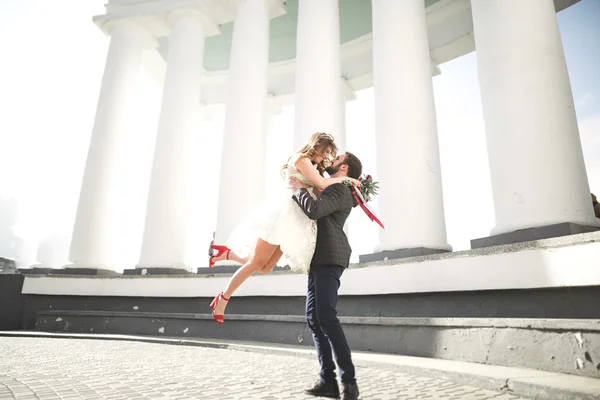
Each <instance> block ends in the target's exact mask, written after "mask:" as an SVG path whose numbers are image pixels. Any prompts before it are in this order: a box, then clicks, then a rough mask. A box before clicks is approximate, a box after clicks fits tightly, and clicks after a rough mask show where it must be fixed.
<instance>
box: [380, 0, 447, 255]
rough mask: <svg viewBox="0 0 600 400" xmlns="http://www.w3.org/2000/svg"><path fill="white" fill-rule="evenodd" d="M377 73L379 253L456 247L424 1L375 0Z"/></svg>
mask: <svg viewBox="0 0 600 400" xmlns="http://www.w3.org/2000/svg"><path fill="white" fill-rule="evenodd" d="M373 78H374V83H373V86H374V95H375V132H376V141H377V171H378V176H377V178H378V180H379V181H380V187H381V190H380V193H379V195H378V201H379V212H380V214H381V217H382V218H383V220H384V222H385V231H380V235H379V245H377V246H376V248H375V251H384V250H397V249H411V248H419V247H425V248H428V249H437V250H451V248H450V246H449V245H448V242H447V239H446V222H445V219H444V201H443V196H442V179H441V171H440V156H439V149H438V138H437V124H436V115H435V104H434V100H433V83H432V80H431V62H430V56H429V42H428V38H427V25H426V22H425V6H424V4H423V0H404V1H387V0H373Z"/></svg>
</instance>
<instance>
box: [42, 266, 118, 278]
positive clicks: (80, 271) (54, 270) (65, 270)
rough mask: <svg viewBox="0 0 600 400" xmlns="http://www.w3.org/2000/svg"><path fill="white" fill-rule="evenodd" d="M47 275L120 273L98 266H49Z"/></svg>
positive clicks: (110, 274) (104, 274) (111, 274)
mask: <svg viewBox="0 0 600 400" xmlns="http://www.w3.org/2000/svg"><path fill="white" fill-rule="evenodd" d="M48 275H85V276H117V275H121V274H120V273H118V272H117V271H113V270H112V269H100V268H69V267H67V268H60V269H58V268H51V269H50V272H48Z"/></svg>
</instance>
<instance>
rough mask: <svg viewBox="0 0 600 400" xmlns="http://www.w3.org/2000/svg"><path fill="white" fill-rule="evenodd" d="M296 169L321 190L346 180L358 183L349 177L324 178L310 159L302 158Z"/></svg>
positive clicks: (296, 163)
mask: <svg viewBox="0 0 600 400" xmlns="http://www.w3.org/2000/svg"><path fill="white" fill-rule="evenodd" d="M294 165H295V167H296V169H297V170H298V171H300V172H301V173H302V175H304V176H305V177H306V179H308V180H309V181H310V182H311V183H312V184H313V185H315V187H316V188H317V189H319V190H325V188H327V187H328V186H331V185H333V184H335V183H342V182H343V181H345V180H346V179H350V180H351V181H353V182H354V181H356V179H352V178H348V177H347V176H338V177H337V178H323V177H322V176H321V175H320V174H319V172H318V171H317V170H316V169H315V168H314V167H313V165H312V163H311V162H310V160H309V159H308V157H300V158H299V159H298V160H296V162H295V164H294Z"/></svg>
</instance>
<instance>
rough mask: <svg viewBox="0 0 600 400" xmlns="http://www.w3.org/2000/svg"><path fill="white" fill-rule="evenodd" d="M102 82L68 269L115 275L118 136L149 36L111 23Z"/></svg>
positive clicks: (120, 163)
mask: <svg viewBox="0 0 600 400" xmlns="http://www.w3.org/2000/svg"><path fill="white" fill-rule="evenodd" d="M107 30H108V32H109V34H110V36H111V39H110V45H109V48H108V55H107V58H106V66H105V68H104V77H103V78H102V86H101V87H100V96H99V99H98V106H97V109H96V118H95V121H94V128H93V131H92V138H91V142H90V148H89V152H88V157H87V161H86V166H85V171H84V175H83V182H82V186H81V193H80V196H79V205H78V207H77V214H76V218H75V226H74V229H73V238H72V240H71V247H70V251H69V253H70V254H69V261H70V262H71V263H72V264H71V265H67V267H73V268H98V269H106V270H115V263H114V261H115V256H116V248H117V247H118V243H117V241H118V235H117V232H118V231H119V219H118V213H119V207H120V205H119V202H118V196H117V180H118V176H119V173H120V171H121V170H122V169H123V168H125V167H126V164H127V154H125V153H124V149H123V148H122V147H123V146H122V137H123V136H124V135H127V132H126V120H127V118H129V117H130V115H131V113H132V109H133V107H132V100H133V98H134V97H135V94H136V90H137V88H138V87H137V83H138V77H139V72H140V68H141V64H142V53H143V50H144V48H145V47H146V46H147V45H149V44H150V43H151V42H152V39H151V37H150V35H149V34H148V33H147V32H146V31H145V30H144V29H143V28H142V27H140V26H137V25H135V24H134V23H130V22H125V21H120V22H111V23H110V25H109V27H108V29H107Z"/></svg>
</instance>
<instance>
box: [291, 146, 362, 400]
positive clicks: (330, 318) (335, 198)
mask: <svg viewBox="0 0 600 400" xmlns="http://www.w3.org/2000/svg"><path fill="white" fill-rule="evenodd" d="M326 171H327V173H328V174H329V175H330V176H331V177H339V176H347V177H350V178H355V179H358V178H359V177H360V175H361V174H362V164H361V162H360V160H359V159H358V158H357V157H356V156H355V155H353V154H352V153H345V154H342V155H340V156H338V157H337V158H336V159H335V160H334V161H333V163H332V165H331V166H330V167H329V168H328V169H327V170H326ZM290 186H291V187H292V188H293V189H294V195H293V198H294V200H295V201H296V203H298V205H299V206H300V208H302V210H303V211H304V213H305V214H306V215H307V216H308V218H310V219H315V220H317V227H318V230H317V244H316V248H315V253H314V255H313V258H312V262H311V264H310V273H309V275H308V291H307V293H306V319H307V321H308V327H309V328H310V330H311V331H312V334H313V340H314V342H315V348H316V350H317V355H318V357H319V362H320V364H321V373H320V376H321V378H320V379H319V381H317V383H316V384H315V385H314V387H312V388H310V389H307V390H306V391H305V393H306V394H309V395H312V396H321V397H332V398H338V397H339V396H340V389H339V386H338V383H337V380H336V376H335V364H334V362H333V356H332V348H333V354H334V355H335V360H336V361H337V365H338V367H339V370H340V378H341V380H342V385H343V392H342V400H356V399H358V386H357V385H356V378H355V375H354V364H353V363H352V357H351V355H350V347H348V342H347V341H346V336H345V335H344V331H343V330H342V327H341V325H340V321H339V320H338V318H337V311H336V306H337V299H338V288H339V286H340V277H341V276H342V273H343V272H344V269H345V268H347V267H348V264H349V262H350V253H351V252H352V249H350V245H349V244H348V238H347V237H346V234H345V233H344V223H345V222H346V219H347V218H348V215H350V211H351V210H352V207H353V205H354V199H353V197H352V192H351V189H350V187H348V186H346V185H344V184H342V183H337V184H333V185H331V186H329V187H327V188H326V189H325V190H324V191H323V193H322V194H321V197H319V199H318V200H314V199H313V198H312V197H311V196H310V194H309V193H308V191H306V186H305V185H303V184H302V183H301V182H300V181H298V180H292V181H290Z"/></svg>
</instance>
